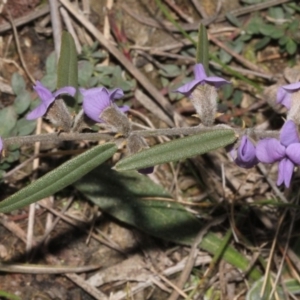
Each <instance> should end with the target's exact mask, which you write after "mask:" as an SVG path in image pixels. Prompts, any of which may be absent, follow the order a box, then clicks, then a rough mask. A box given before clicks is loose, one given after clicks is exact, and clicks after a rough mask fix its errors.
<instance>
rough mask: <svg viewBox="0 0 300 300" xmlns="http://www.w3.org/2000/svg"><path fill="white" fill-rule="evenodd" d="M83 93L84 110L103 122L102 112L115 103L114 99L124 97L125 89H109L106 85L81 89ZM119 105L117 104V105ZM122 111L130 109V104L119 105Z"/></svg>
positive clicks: (91, 116)
mask: <svg viewBox="0 0 300 300" xmlns="http://www.w3.org/2000/svg"><path fill="white" fill-rule="evenodd" d="M79 91H80V93H81V94H82V95H83V110H84V112H85V113H86V114H87V116H88V117H90V118H91V119H92V120H94V121H95V122H97V123H103V122H104V121H103V120H101V118H100V116H101V114H102V112H103V111H104V110H105V109H106V108H107V107H109V106H112V105H114V103H113V101H114V100H116V99H119V98H121V97H123V95H124V94H123V91H122V90H121V89H119V88H117V89H113V90H111V91H109V90H108V89H106V88H105V87H100V88H91V89H87V90H86V89H82V88H81V89H79ZM116 107H117V106H116ZM118 109H119V110H121V111H122V112H126V111H128V109H129V107H128V106H122V107H118Z"/></svg>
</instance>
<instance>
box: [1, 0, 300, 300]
mask: <svg viewBox="0 0 300 300" xmlns="http://www.w3.org/2000/svg"><path fill="white" fill-rule="evenodd" d="M78 2H80V1H78ZM88 2H89V7H90V13H88V14H87V16H88V18H89V19H90V20H91V21H92V23H93V24H94V25H95V26H96V27H97V29H99V30H100V31H101V32H104V31H105V30H106V29H105V28H106V26H107V24H106V23H105V16H106V14H107V10H106V9H105V7H106V5H107V2H109V1H106V0H101V1H97V0H90V1H88ZM112 2H113V6H112V9H111V11H110V14H111V16H112V17H111V18H112V20H113V23H111V24H117V26H120V27H119V29H120V28H122V30H123V33H122V34H123V35H124V36H125V37H126V39H127V40H125V41H120V40H118V39H117V38H116V36H115V35H113V36H112V37H111V40H112V41H113V42H114V43H115V44H117V45H118V46H119V47H123V48H122V49H121V50H122V51H123V53H127V52H126V50H128V49H130V51H129V53H130V56H131V60H132V62H133V64H134V65H135V66H136V67H137V68H138V69H139V70H141V71H142V72H143V73H144V74H145V75H146V77H147V78H148V80H149V82H151V83H152V84H153V85H154V86H155V87H156V88H157V89H158V90H159V91H160V92H161V94H163V95H165V96H166V97H168V91H166V89H165V88H164V87H163V85H162V82H161V78H160V75H159V66H160V65H161V64H171V63H173V62H174V59H173V57H172V56H170V57H164V56H162V55H153V54H152V53H155V51H159V50H160V49H161V47H164V46H167V45H171V44H175V43H178V42H180V41H181V40H182V39H183V37H182V36H181V35H180V34H179V33H178V32H176V33H174V32H167V31H165V30H161V29H159V28H156V27H154V26H149V25H146V24H145V23H147V20H149V19H153V18H154V19H156V20H160V21H164V22H165V17H164V16H163V14H162V12H161V11H160V10H159V8H158V7H157V3H156V1H152V0H149V1H141V0H129V1H117V0H115V1H112ZM166 2H167V1H166ZM168 2H170V3H173V4H174V3H175V4H176V7H178V8H179V9H180V11H181V13H182V14H183V15H185V16H188V17H189V20H190V21H191V24H193V23H197V22H199V20H200V16H199V14H198V13H197V11H196V9H195V7H194V6H193V5H192V4H191V3H189V5H187V1H181V0H178V1H168ZM191 2H192V1H191ZM219 2H220V1H217V0H216V1H208V0H207V1H198V3H199V4H200V6H201V9H202V12H203V14H204V15H205V18H208V17H212V16H214V15H215V12H216V11H217V10H218V4H219ZM44 5H45V3H44V1H37V0H31V1H30V0H28V1H19V0H10V1H8V3H7V4H6V5H4V9H3V15H6V10H9V11H10V12H11V15H12V18H13V19H14V20H15V21H16V20H18V19H19V18H21V17H26V16H27V15H28V14H29V13H30V12H32V10H33V9H37V8H40V7H42V6H44ZM80 5H81V3H80ZM240 7H242V4H241V3H240V2H239V1H237V0H236V1H229V0H228V1H227V0H226V1H222V6H221V9H220V10H219V11H218V14H224V13H226V12H231V11H233V10H235V9H237V8H240ZM128 9H129V10H130V11H131V13H132V14H135V15H136V16H137V17H139V18H142V19H144V22H141V20H140V21H138V20H137V18H133V17H132V16H131V15H130V14H129V13H128ZM173 17H176V18H177V20H179V21H181V22H182V21H183V20H182V19H180V18H179V17H178V15H177V14H176V13H175V12H173ZM241 18H244V19H242V20H247V18H249V14H246V15H244V16H243V17H241ZM187 19H188V18H187ZM6 22H7V17H5V18H4V20H3V21H2V23H1V24H5V23H6ZM166 22H167V21H166ZM74 23H75V25H76V26H78V22H77V21H75V22H74ZM1 24H0V32H1V33H0V34H1V36H0V65H1V69H0V76H1V78H0V79H1V82H3V83H4V84H6V85H8V86H10V80H11V77H12V74H13V73H14V72H19V73H20V74H21V75H22V76H23V77H24V78H25V80H26V84H27V86H28V88H29V89H30V87H31V83H30V81H29V79H28V77H27V76H26V74H25V72H24V68H23V66H22V62H21V60H20V56H19V53H18V51H17V48H16V45H15V41H14V35H13V33H12V30H11V29H9V30H5V31H1ZM168 24H169V23H168ZM229 26H230V24H229V23H228V22H225V21H223V22H218V23H212V24H210V26H209V30H210V31H211V32H212V31H218V30H222V29H223V28H225V27H229ZM79 27H80V26H79ZM77 29H78V28H77ZM17 30H18V36H19V40H20V47H21V50H22V54H23V56H24V61H25V62H26V65H27V68H28V71H29V72H30V74H31V75H32V76H33V77H34V78H35V79H36V80H40V79H42V77H43V76H44V75H45V67H46V64H45V62H46V58H47V57H48V55H49V54H50V53H51V52H52V51H53V50H54V43H53V38H52V27H51V23H50V17H49V13H47V14H45V15H44V16H42V17H40V18H38V19H36V20H34V21H31V22H25V24H24V25H21V26H18V27H17ZM77 32H80V28H79V29H78V31H77ZM112 32H113V30H112ZM85 35H86V37H85V38H86V41H87V43H92V42H93V41H94V40H93V37H92V36H91V35H89V34H86V32H85V33H84V34H83V36H85ZM83 40H84V38H81V42H82V43H83ZM100 48H101V45H100ZM150 48H151V49H152V50H151V51H153V52H151V51H146V50H145V49H150ZM212 48H213V49H214V50H215V49H216V48H217V46H216V45H214V46H212ZM272 51H273V52H272ZM274 51H275V54H276V55H277V54H278V53H277V52H276V51H277V50H276V49H275V50H274V48H272V47H269V48H268V49H265V50H263V51H261V52H260V53H259V55H260V59H262V60H263V59H264V58H265V57H266V56H268V55H269V56H270V55H275V54H274ZM169 53H170V54H174V55H176V54H178V55H179V53H178V52H176V51H175V50H174V51H173V50H170V51H169ZM270 53H271V54H270ZM109 63H110V64H112V65H116V64H118V61H117V60H116V59H115V58H113V57H110V61H109ZM177 63H178V65H180V66H182V65H184V64H185V63H186V62H185V60H184V58H183V57H180V58H178V61H177ZM190 64H191V63H189V65H188V66H187V69H188V68H190ZM233 64H234V65H235V66H240V65H239V63H238V62H236V61H235V62H234V63H233ZM260 66H261V68H262V69H263V71H265V73H266V74H273V75H274V74H275V75H276V76H278V77H276V76H275V75H274V77H276V79H275V80H276V82H277V81H280V80H282V72H281V70H282V69H283V68H284V66H285V61H284V59H282V57H281V56H280V55H279V56H278V59H276V60H269V61H266V62H265V63H264V64H263V65H262V64H261V65H260ZM250 78H251V79H253V77H251V76H250ZM179 79H180V78H179ZM259 80H260V82H261V83H262V82H263V80H264V79H259ZM273 83H274V80H273V82H271V81H270V82H268V83H266V86H268V85H272V84H273ZM263 84H264V83H262V85H263ZM240 87H241V89H243V91H244V92H245V95H244V96H243V98H242V100H241V102H242V104H241V105H240V106H239V107H238V108H234V107H232V104H230V103H226V102H224V103H223V104H222V105H223V106H222V105H220V108H221V109H224V114H223V115H222V116H220V117H219V118H218V122H220V123H225V124H226V123H227V124H229V125H232V124H233V123H234V120H236V119H239V118H240V116H241V115H243V114H244V121H245V122H246V124H247V125H249V124H250V125H251V124H261V126H262V128H263V127H264V126H265V127H267V126H268V125H269V124H270V123H269V120H272V122H273V123H274V124H275V123H276V122H277V121H278V120H281V116H278V115H275V112H274V111H273V110H270V109H269V108H266V99H263V98H262V96H257V95H254V93H253V90H252V89H251V87H249V86H248V85H246V84H244V85H243V84H242V85H241V86H240ZM0 88H1V86H0ZM31 92H32V95H33V94H34V93H33V91H32V90H31ZM0 95H1V96H0V109H2V108H4V107H6V106H8V105H11V104H12V103H13V102H14V99H15V96H14V94H13V92H11V91H10V92H7V91H3V89H2V91H1V94H0ZM256 96H257V97H256ZM255 97H256V98H255ZM133 98H134V97H133V96H132V95H131V98H130V99H129V101H132V107H133V108H134V109H136V110H137V111H138V112H139V113H141V114H143V115H145V116H146V118H148V119H149V120H150V122H151V123H152V124H154V125H155V126H156V127H167V125H166V123H164V122H163V121H162V120H161V119H159V118H157V116H156V115H154V114H153V113H151V112H150V111H149V110H148V109H146V108H145V107H143V105H142V104H141V102H139V101H136V99H133ZM170 103H171V105H172V106H173V108H174V110H175V111H176V112H177V113H178V114H179V115H180V116H181V118H182V120H184V121H185V122H186V124H188V125H194V124H195V123H196V122H197V120H195V118H194V117H192V116H191V115H192V114H193V113H194V111H193V107H192V105H191V104H190V103H189V101H188V100H187V99H181V100H180V101H173V102H172V100H170ZM249 108H250V109H249ZM254 112H255V113H257V114H256V117H255V118H254V117H253V115H254ZM132 119H133V120H138V119H139V118H138V117H136V116H132ZM254 119H255V120H254ZM178 122H180V121H179V120H178ZM276 124H277V123H276ZM275 127H276V126H275ZM277 128H278V125H277ZM275 129H276V128H275ZM43 131H44V132H50V131H51V125H49V123H47V122H45V123H44V124H43ZM149 142H150V144H151V143H153V142H154V140H151V139H149ZM81 145H85V146H86V145H87V144H84V143H82V144H81ZM32 153H33V152H32V149H31V150H30V149H29V148H27V147H25V148H24V157H22V158H20V163H21V161H25V160H26V159H27V158H29V157H31V156H32ZM114 159H117V157H114ZM62 161H64V156H63V155H62V156H61V157H59V158H54V159H51V158H50V159H49V158H41V160H40V169H39V172H38V173H39V174H43V173H45V172H46V171H49V170H51V169H52V168H54V167H55V166H57V165H59V164H60V163H61V162H62ZM221 165H222V168H223V170H224V169H226V176H227V178H228V179H227V180H230V184H228V186H226V187H225V188H224V185H223V182H222V174H221V170H220V166H221ZM14 167H16V165H15V166H14ZM195 170H198V171H195ZM20 172H21V171H20ZM20 172H19V171H16V172H14V173H13V174H12V175H11V176H10V177H8V178H7V179H6V180H5V181H4V182H2V183H0V189H1V193H0V194H1V195H0V198H1V199H4V198H5V197H6V196H7V195H10V194H12V193H13V192H15V191H17V190H19V189H20V188H22V187H23V186H25V185H27V184H28V183H29V182H31V181H32V180H34V179H35V178H36V177H37V173H36V172H34V171H32V168H31V167H28V168H27V167H26V168H24V169H23V170H22V172H21V173H20ZM297 174H298V173H297ZM199 177H200V178H199ZM269 177H270V178H271V180H276V172H275V171H274V170H273V169H269ZM150 178H151V180H153V181H154V182H156V183H158V184H160V185H161V186H163V187H164V188H165V189H166V190H167V191H168V192H169V193H170V194H171V196H172V197H173V199H175V200H176V201H177V200H178V201H181V202H182V203H184V202H185V201H188V200H190V199H194V200H195V201H194V202H195V203H198V204H199V203H201V199H203V198H205V197H207V195H208V194H209V195H210V197H211V198H212V199H215V201H216V202H215V203H217V204H216V205H214V206H213V207H205V204H204V205H203V207H201V204H199V207H193V206H191V207H190V206H187V207H188V210H189V211H192V213H193V214H195V215H196V216H197V217H199V216H200V217H201V218H203V219H204V220H207V221H211V220H212V218H214V214H218V210H220V211H222V213H224V214H226V212H227V213H228V215H229V216H230V215H231V213H234V211H231V210H234V209H233V206H231V204H232V203H233V202H234V201H237V202H238V201H240V200H241V199H249V198H251V201H255V200H256V197H257V198H259V199H262V195H263V196H264V197H265V198H264V199H270V198H272V197H273V195H274V193H273V190H271V189H270V186H269V183H267V182H266V181H263V176H262V174H261V173H260V172H258V171H249V172H248V170H244V169H239V168H237V167H236V166H234V165H233V164H232V163H231V162H229V160H228V157H227V156H226V153H225V152H224V151H217V152H214V153H212V154H208V155H204V156H201V157H200V156H199V157H196V158H192V159H189V160H187V161H186V162H182V163H181V164H180V165H176V166H175V165H169V164H165V165H161V166H159V167H157V168H156V169H155V173H154V175H150ZM201 183H204V184H201ZM226 201H227V202H226ZM224 202H225V204H224ZM222 205H224V206H222ZM221 207H222V208H221ZM237 210H238V211H239V212H240V211H243V208H242V207H241V206H238V208H237ZM29 214H30V213H29V208H28V207H27V208H24V209H21V210H17V211H14V212H12V213H9V214H7V215H3V214H2V215H1V222H0V223H1V225H0V235H1V241H0V260H1V262H2V263H3V264H4V263H7V264H8V266H14V267H16V269H13V268H11V269H10V268H9V267H8V268H7V270H6V271H5V270H4V271H1V273H0V291H5V292H7V293H11V294H13V295H15V296H17V297H19V298H13V295H10V296H9V295H8V294H7V295H6V294H5V293H3V294H1V293H0V299H22V300H23V299H24V300H27V299H28V300H29V299H35V300H42V299H49V300H50V299H52V300H53V299H66V300H67V299H72V300H80V299H82V300H83V299H84V300H89V299H112V300H113V299H135V300H142V299H152V300H160V299H168V298H169V297H170V294H171V293H172V291H174V284H175V285H176V282H177V280H178V277H179V275H180V273H181V271H182V270H183V267H182V264H184V259H186V257H187V256H188V255H189V253H190V247H187V246H183V245H179V244H176V243H172V242H168V241H165V240H162V239H157V238H155V237H153V236H151V235H147V234H146V233H144V232H142V231H139V230H138V229H137V228H134V227H132V226H129V225H127V224H125V223H122V222H120V221H119V220H117V219H116V218H114V217H112V216H110V215H109V214H107V213H106V212H102V211H101V210H100V209H99V208H98V207H97V206H96V205H94V204H93V203H92V202H90V201H88V200H87V199H86V198H85V197H84V196H83V195H82V194H81V193H80V192H79V191H78V190H76V189H75V188H73V187H69V188H66V189H65V190H64V191H63V192H61V193H59V195H57V196H56V195H55V196H53V197H50V198H49V199H44V200H42V202H41V203H39V204H37V205H36V208H35V218H34V230H33V237H32V238H31V245H30V248H29V249H26V241H27V240H28V239H29V237H28V235H27V232H28V231H27V230H28V217H29ZM63 216H64V218H63ZM278 216H279V214H278V211H277V210H275V209H273V208H268V207H265V211H260V209H258V208H254V209H253V210H252V211H251V212H250V213H249V214H247V215H245V219H244V221H243V222H242V223H241V228H239V229H240V231H241V232H244V233H245V232H246V230H247V234H249V236H247V238H249V239H250V240H252V241H253V240H255V238H257V240H258V241H259V243H263V241H264V240H265V239H266V235H265V233H263V232H262V230H261V229H260V227H264V228H267V229H266V230H267V232H271V233H272V234H273V233H274V230H275V227H274V224H272V222H274V223H275V222H277V220H278ZM230 222H231V220H230V218H228V220H227V221H225V223H226V225H225V223H224V224H223V225H220V228H219V229H218V230H216V232H217V233H218V234H219V235H220V233H221V232H223V233H224V232H225V229H224V228H225V227H226V226H228V224H230ZM49 224H50V225H49ZM51 224H55V225H54V226H53V228H51V226H52V225H51ZM223 226H224V227H223ZM47 228H48V229H49V228H51V232H50V233H47V230H48V229H47ZM249 228H250V229H249ZM27 245H28V244H27ZM241 245H243V247H245V249H247V242H246V239H245V240H241ZM256 246H259V245H256ZM240 247H241V248H242V246H240ZM247 251H248V249H247V250H245V253H246V252H247ZM249 251H250V250H249ZM197 257H198V260H197V262H198V263H197V267H196V265H195V268H194V269H193V272H192V274H191V276H190V277H189V280H188V281H187V283H186V285H185V288H186V289H185V292H186V293H188V292H189V291H191V290H192V289H193V286H195V285H196V283H195V282H198V281H197V276H198V275H199V277H201V275H203V274H205V272H206V270H207V269H208V268H209V266H210V267H211V265H210V262H211V259H212V256H211V255H209V254H208V253H207V252H205V251H202V250H201V251H200V250H199V253H198V256H197ZM26 265H28V266H29V267H28V268H26ZM56 266H59V267H61V266H64V267H65V269H61V270H60V269H59V268H56ZM87 266H88V267H90V270H85V269H83V270H81V271H80V269H79V270H75V271H76V272H74V269H72V268H76V267H78V268H79V267H87ZM175 266H176V267H177V268H178V270H177V271H176V270H173V269H172V267H175ZM69 267H70V268H69ZM18 268H20V269H18ZM218 272H219V273H220V274H221V273H222V274H223V275H224V274H225V273H228V274H229V273H230V274H231V272H232V277H235V276H236V277H237V278H239V276H241V274H238V273H237V272H236V270H235V269H234V268H231V266H230V265H229V264H228V263H227V262H225V261H222V262H221V263H220V264H219V265H218V266H217V267H216V268H215V269H214V270H213V271H212V274H210V277H209V278H208V279H207V281H209V283H208V284H211V286H213V285H214V284H216V285H218V286H221V288H220V289H221V290H222V293H221V294H219V296H218V297H217V296H216V297H214V298H211V299H245V298H244V297H245V291H246V285H245V284H244V283H243V279H242V278H240V280H238V283H236V282H234V283H232V282H233V280H231V281H230V280H227V279H226V280H225V279H224V277H223V278H222V276H221V279H220V278H219V277H218V276H219V275H218ZM224 276H225V275H224ZM222 280H223V281H222ZM220 282H221V283H220ZM222 282H223V284H224V285H225V286H226V287H224V286H222ZM190 287H191V288H190ZM189 288H190V289H189ZM133 290H134V291H136V292H135V294H134V295H131V294H130V291H133ZM175 290H176V287H175ZM238 295H240V296H238ZM231 296H232V297H233V296H235V298H230V297H231ZM173 299H175V298H173ZM180 299H185V298H184V297H183V296H182V295H181V296H180ZM195 299H196V298H195ZM199 299H200V298H199Z"/></svg>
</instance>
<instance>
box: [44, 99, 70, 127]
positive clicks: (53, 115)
mask: <svg viewBox="0 0 300 300" xmlns="http://www.w3.org/2000/svg"><path fill="white" fill-rule="evenodd" d="M45 118H46V119H48V120H49V121H50V122H51V123H52V125H54V126H55V127H56V128H58V129H59V130H62V131H65V132H69V131H70V130H71V127H72V123H73V120H72V116H71V114H70V112H69V109H68V108H67V106H66V104H65V102H64V100H63V99H61V98H59V99H56V100H55V101H54V102H53V103H52V105H50V107H49V108H48V110H47V112H46V114H45Z"/></svg>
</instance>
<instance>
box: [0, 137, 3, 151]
mask: <svg viewBox="0 0 300 300" xmlns="http://www.w3.org/2000/svg"><path fill="white" fill-rule="evenodd" d="M2 149H3V141H2V138H1V137H0V154H1V151H2Z"/></svg>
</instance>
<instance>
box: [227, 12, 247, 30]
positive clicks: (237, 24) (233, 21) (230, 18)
mask: <svg viewBox="0 0 300 300" xmlns="http://www.w3.org/2000/svg"><path fill="white" fill-rule="evenodd" d="M226 19H227V20H228V21H229V22H230V23H231V24H232V25H234V26H235V27H237V28H242V27H243V24H242V23H241V22H240V20H239V19H238V18H237V17H236V16H234V15H232V14H231V13H226Z"/></svg>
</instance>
